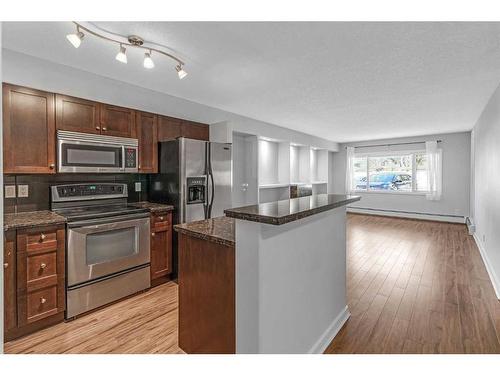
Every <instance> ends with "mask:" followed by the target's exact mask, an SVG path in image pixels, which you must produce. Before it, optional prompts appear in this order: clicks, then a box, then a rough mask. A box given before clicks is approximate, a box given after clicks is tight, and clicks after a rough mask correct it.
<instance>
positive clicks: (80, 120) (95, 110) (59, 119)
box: [56, 94, 101, 134]
mask: <svg viewBox="0 0 500 375" xmlns="http://www.w3.org/2000/svg"><path fill="white" fill-rule="evenodd" d="M56 128H57V129H58V130H68V131H72V132H81V133H92V134H100V133H101V127H100V124H99V104H98V103H96V102H93V101H90V100H85V99H79V98H73V97H71V96H66V95H59V94H56Z"/></svg>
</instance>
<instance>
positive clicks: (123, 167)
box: [120, 146, 125, 172]
mask: <svg viewBox="0 0 500 375" xmlns="http://www.w3.org/2000/svg"><path fill="white" fill-rule="evenodd" d="M120 171H122V172H125V146H122V166H121V168H120Z"/></svg>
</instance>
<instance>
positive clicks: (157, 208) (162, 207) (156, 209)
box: [132, 201, 174, 213]
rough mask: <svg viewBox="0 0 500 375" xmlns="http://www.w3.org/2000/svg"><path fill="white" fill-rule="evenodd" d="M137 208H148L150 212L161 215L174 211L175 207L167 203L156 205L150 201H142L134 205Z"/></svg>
mask: <svg viewBox="0 0 500 375" xmlns="http://www.w3.org/2000/svg"><path fill="white" fill-rule="evenodd" d="M132 204H133V205H134V206H136V207H142V208H147V209H148V210H149V212H152V213H160V212H170V211H174V206H172V205H171V204H166V203H155V202H149V201H140V202H134V203H132Z"/></svg>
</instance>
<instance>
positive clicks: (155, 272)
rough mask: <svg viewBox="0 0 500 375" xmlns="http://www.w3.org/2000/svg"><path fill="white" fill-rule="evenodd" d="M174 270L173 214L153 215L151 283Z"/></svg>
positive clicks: (163, 277)
mask: <svg viewBox="0 0 500 375" xmlns="http://www.w3.org/2000/svg"><path fill="white" fill-rule="evenodd" d="M171 272H172V214H171V213H170V212H168V213H164V214H162V213H159V214H156V213H155V214H152V215H151V284H152V285H153V284H157V283H159V282H158V281H156V280H160V281H161V280H162V279H165V277H166V276H167V275H169V274H170V273H171ZM165 281H166V279H165Z"/></svg>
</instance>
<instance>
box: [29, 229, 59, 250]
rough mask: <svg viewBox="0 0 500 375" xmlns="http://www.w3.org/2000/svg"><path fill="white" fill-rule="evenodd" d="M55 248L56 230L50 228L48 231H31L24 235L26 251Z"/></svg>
mask: <svg viewBox="0 0 500 375" xmlns="http://www.w3.org/2000/svg"><path fill="white" fill-rule="evenodd" d="M56 249H57V232H56V231H55V230H54V229H52V230H49V231H43V230H38V231H31V232H28V233H27V236H26V251H28V252H31V251H36V252H38V251H52V250H54V251H55V250H56Z"/></svg>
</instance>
